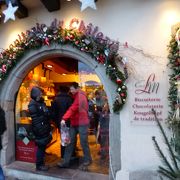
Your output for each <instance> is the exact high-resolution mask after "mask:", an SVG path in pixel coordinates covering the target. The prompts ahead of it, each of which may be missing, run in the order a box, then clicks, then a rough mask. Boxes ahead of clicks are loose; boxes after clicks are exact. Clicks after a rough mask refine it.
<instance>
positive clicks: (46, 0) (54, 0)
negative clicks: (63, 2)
mask: <svg viewBox="0 0 180 180" xmlns="http://www.w3.org/2000/svg"><path fill="white" fill-rule="evenodd" d="M41 2H42V3H43V4H44V6H45V7H46V9H47V10H48V11H49V12H52V11H57V10H59V9H60V0H41Z"/></svg>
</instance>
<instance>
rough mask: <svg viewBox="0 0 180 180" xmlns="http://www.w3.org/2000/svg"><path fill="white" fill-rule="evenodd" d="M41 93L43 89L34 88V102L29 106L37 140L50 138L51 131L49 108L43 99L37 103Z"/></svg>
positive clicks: (32, 95)
mask: <svg viewBox="0 0 180 180" xmlns="http://www.w3.org/2000/svg"><path fill="white" fill-rule="evenodd" d="M40 93H41V89H40V88H38V87H34V88H33V89H32V90H31V98H32V100H31V101H30V103H29V105H28V109H29V113H30V116H31V118H32V130H33V133H34V135H35V139H41V138H45V137H47V136H49V134H50V131H51V126H50V121H49V111H48V108H47V107H46V105H45V103H44V100H43V99H42V98H41V99H40V100H38V101H37V97H38V96H40Z"/></svg>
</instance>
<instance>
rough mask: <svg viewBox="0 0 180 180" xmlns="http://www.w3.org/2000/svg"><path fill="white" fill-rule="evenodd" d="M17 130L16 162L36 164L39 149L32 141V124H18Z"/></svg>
mask: <svg viewBox="0 0 180 180" xmlns="http://www.w3.org/2000/svg"><path fill="white" fill-rule="evenodd" d="M16 129H17V131H16V160H18V161H24V162H32V163H34V162H35V161H36V151H37V147H36V146H35V142H34V141H33V140H32V135H31V134H32V130H31V124H17V128H16Z"/></svg>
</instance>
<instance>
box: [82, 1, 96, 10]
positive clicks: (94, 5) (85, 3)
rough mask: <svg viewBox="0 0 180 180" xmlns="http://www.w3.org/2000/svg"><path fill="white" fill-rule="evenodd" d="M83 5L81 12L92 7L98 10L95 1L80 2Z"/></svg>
mask: <svg viewBox="0 0 180 180" xmlns="http://www.w3.org/2000/svg"><path fill="white" fill-rule="evenodd" d="M79 1H80V2H81V3H82V4H81V11H84V10H85V9H86V8H88V7H90V8H92V9H95V10H96V3H95V2H94V0H79Z"/></svg>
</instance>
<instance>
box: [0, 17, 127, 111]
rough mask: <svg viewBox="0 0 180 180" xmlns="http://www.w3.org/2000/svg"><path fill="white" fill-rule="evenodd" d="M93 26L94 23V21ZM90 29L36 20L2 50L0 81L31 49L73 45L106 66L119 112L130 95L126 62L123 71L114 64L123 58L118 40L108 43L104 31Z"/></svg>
mask: <svg viewBox="0 0 180 180" xmlns="http://www.w3.org/2000/svg"><path fill="white" fill-rule="evenodd" d="M90 25H91V26H92V24H90ZM88 28H89V26H87V27H84V28H83V29H82V30H79V29H74V28H71V29H66V28H63V27H62V24H61V21H59V23H57V21H56V20H55V21H53V22H52V23H51V25H50V26H49V27H48V26H46V25H45V24H38V23H37V25H36V27H33V28H31V29H30V30H27V31H26V33H24V32H22V33H21V35H18V39H16V40H15V41H14V43H13V44H11V45H10V46H9V48H8V49H6V50H3V51H2V52H1V53H0V82H2V81H3V80H4V79H5V78H6V77H7V76H8V74H9V72H10V70H11V69H12V68H13V67H14V66H15V65H16V64H17V63H18V61H19V59H20V58H22V57H23V55H24V54H25V53H26V52H27V51H28V50H32V49H34V50H35V49H38V48H41V47H42V46H45V45H47V46H50V45H51V44H62V45H66V44H70V45H72V46H73V47H74V48H77V49H79V50H80V51H82V52H85V53H87V54H89V55H90V56H91V57H92V58H93V59H95V60H96V61H97V62H98V63H100V64H103V65H104V66H105V68H106V73H107V75H108V76H109V77H110V79H111V80H112V81H113V82H115V83H116V85H117V90H116V98H115V101H114V104H113V110H114V112H119V111H120V110H121V109H122V107H123V105H124V104H125V102H126V97H127V87H126V85H125V80H126V79H127V70H126V66H125V65H124V72H121V71H120V70H119V69H118V67H117V65H116V63H115V60H116V58H117V57H118V58H120V59H121V60H122V58H121V57H119V56H118V54H117V51H118V48H117V47H118V46H117V45H118V43H117V42H112V41H111V43H109V42H108V40H109V39H108V40H107V39H103V38H102V33H98V35H97V36H95V35H91V34H89V33H87V30H88Z"/></svg>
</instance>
